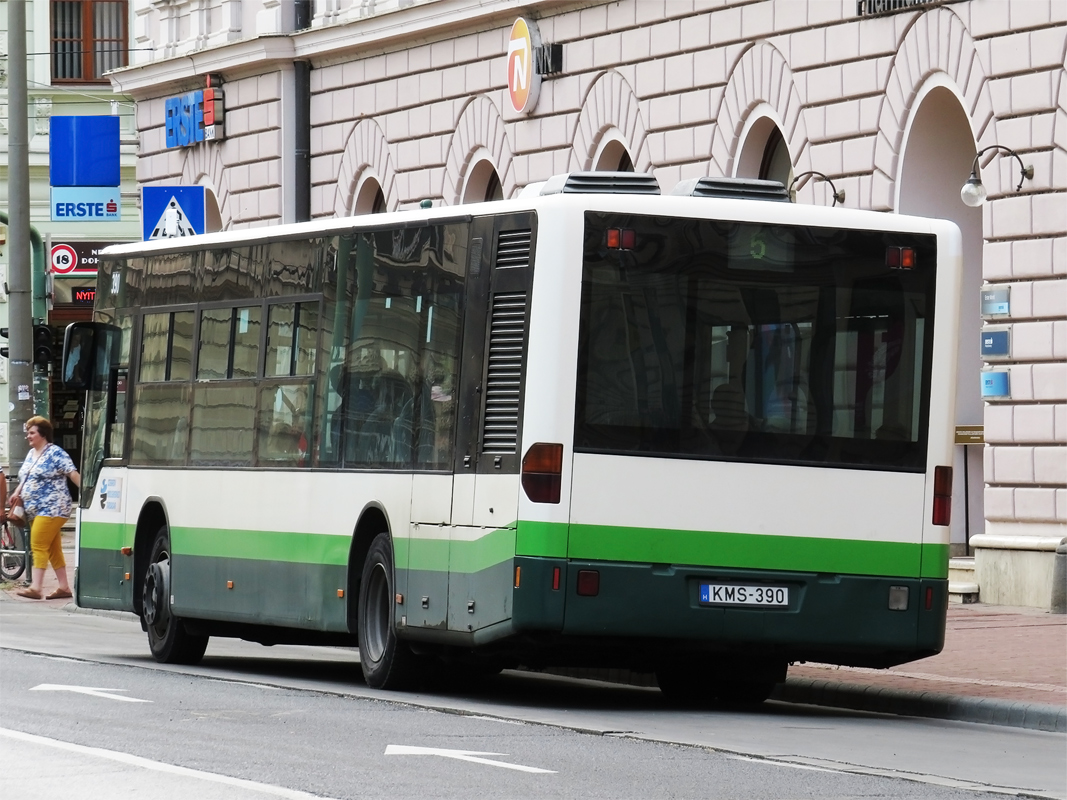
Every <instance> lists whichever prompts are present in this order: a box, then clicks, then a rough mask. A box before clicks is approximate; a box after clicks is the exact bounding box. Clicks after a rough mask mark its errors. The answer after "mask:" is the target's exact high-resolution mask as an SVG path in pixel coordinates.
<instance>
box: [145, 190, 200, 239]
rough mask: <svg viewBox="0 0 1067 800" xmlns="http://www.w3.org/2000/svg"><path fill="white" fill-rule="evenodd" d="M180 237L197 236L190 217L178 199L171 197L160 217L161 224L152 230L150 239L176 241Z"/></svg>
mask: <svg viewBox="0 0 1067 800" xmlns="http://www.w3.org/2000/svg"><path fill="white" fill-rule="evenodd" d="M178 236H196V230H195V229H194V228H193V224H192V223H191V222H189V215H188V214H186V213H185V211H184V209H182V207H181V205H180V204H179V203H178V199H177V198H176V197H173V196H172V197H171V198H170V202H168V203H167V207H166V208H165V209H163V213H162V214H161V215H160V217H159V222H157V223H156V226H155V227H154V228H153V229H152V235H151V236H149V237H148V238H149V239H174V238H176V237H178Z"/></svg>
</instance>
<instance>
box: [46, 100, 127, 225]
mask: <svg viewBox="0 0 1067 800" xmlns="http://www.w3.org/2000/svg"><path fill="white" fill-rule="evenodd" d="M119 166H120V165H119V119H118V117H111V116H88V117H60V116H56V117H52V118H51V120H50V122H49V136H48V183H49V184H50V186H51V203H50V204H51V207H52V221H53V222H118V221H119V220H121V219H122V198H121V196H120V194H119V182H120V178H121V176H120V174H119V173H120V170H119Z"/></svg>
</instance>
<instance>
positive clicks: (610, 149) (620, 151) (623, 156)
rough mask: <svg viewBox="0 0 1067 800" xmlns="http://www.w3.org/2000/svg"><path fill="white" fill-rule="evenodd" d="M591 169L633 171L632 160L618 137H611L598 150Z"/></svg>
mask: <svg viewBox="0 0 1067 800" xmlns="http://www.w3.org/2000/svg"><path fill="white" fill-rule="evenodd" d="M593 169H595V170H598V171H600V170H603V171H606V172H633V171H634V162H633V161H632V160H631V159H630V154H629V153H628V152H626V147H625V146H624V145H623V143H622V142H620V141H619V140H618V139H612V140H611V141H609V142H608V143H607V144H606V145H604V149H603V150H601V151H600V156H599V157H598V158H597V160H596V163H595V164H594V166H593Z"/></svg>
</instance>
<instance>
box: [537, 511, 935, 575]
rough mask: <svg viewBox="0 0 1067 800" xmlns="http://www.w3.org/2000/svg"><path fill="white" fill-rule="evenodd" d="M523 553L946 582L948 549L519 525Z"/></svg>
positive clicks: (605, 527) (856, 541)
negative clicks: (917, 578) (929, 579)
mask: <svg viewBox="0 0 1067 800" xmlns="http://www.w3.org/2000/svg"><path fill="white" fill-rule="evenodd" d="M516 553H517V554H518V555H523V556H546V557H556V558H576V559H584V560H590V561H619V562H638V563H653V564H657V563H660V564H692V565H698V566H699V565H708V566H717V567H738V568H743V569H774V570H794V571H800V572H833V573H840V574H847V575H899V576H902V577H920V573H921V576H922V577H924V578H945V577H947V576H948V546H947V545H943V544H926V545H920V544H919V543H907V542H877V541H876V542H872V541H863V540H859V539H823V538H815V537H805V536H779V535H767V534H746V533H725V532H718V531H685V530H670V529H664V528H629V527H622V526H610V525H578V524H574V525H568V524H566V523H556V522H523V521H520V522H519V524H518V536H517V542H516Z"/></svg>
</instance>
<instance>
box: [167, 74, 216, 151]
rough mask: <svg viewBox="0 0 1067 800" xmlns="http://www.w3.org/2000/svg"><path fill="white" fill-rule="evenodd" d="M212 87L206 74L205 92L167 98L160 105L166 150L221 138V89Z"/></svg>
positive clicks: (201, 90)
mask: <svg viewBox="0 0 1067 800" xmlns="http://www.w3.org/2000/svg"><path fill="white" fill-rule="evenodd" d="M215 82H216V83H217V82H218V79H217V78H216V79H215ZM211 84H212V78H211V76H210V75H209V76H208V78H207V88H206V89H197V90H196V91H195V92H188V93H186V94H180V95H178V96H177V97H168V98H167V99H166V101H165V102H164V103H163V110H164V114H165V116H166V119H165V123H166V124H165V131H166V136H167V139H166V141H167V147H188V146H189V145H191V144H196V143H197V142H203V141H216V140H219V139H221V138H222V121H223V120H222V115H223V102H222V101H223V96H222V89H219V88H217V87H212V85H211Z"/></svg>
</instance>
